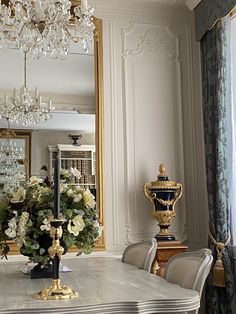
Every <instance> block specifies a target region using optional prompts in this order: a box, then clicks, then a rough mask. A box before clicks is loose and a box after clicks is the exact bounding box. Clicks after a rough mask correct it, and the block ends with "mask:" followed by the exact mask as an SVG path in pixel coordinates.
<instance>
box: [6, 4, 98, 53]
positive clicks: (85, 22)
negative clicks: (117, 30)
mask: <svg viewBox="0 0 236 314" xmlns="http://www.w3.org/2000/svg"><path fill="white" fill-rule="evenodd" d="M3 2H4V0H2V3H3ZM5 2H6V1H5ZM7 2H8V1H7ZM76 2H77V1H76ZM72 9H73V10H72ZM93 13H94V9H93V8H92V7H89V6H88V5H87V0H81V6H73V5H72V4H71V2H70V1H69V0H10V1H9V5H8V6H6V5H5V4H2V5H1V6H0V47H1V46H2V47H6V46H7V45H8V43H11V44H12V43H16V45H17V46H18V48H19V49H20V50H21V51H22V52H28V51H30V52H31V53H33V55H34V56H35V57H37V58H40V57H41V56H44V55H46V54H48V53H49V54H50V55H51V57H52V58H55V59H56V58H59V59H63V58H65V57H66V56H67V54H68V52H69V46H70V41H72V42H75V43H78V42H81V43H82V44H83V47H84V50H85V51H86V52H87V51H88V41H90V40H92V39H93V36H94V30H95V26H94V23H93V18H92V16H93Z"/></svg>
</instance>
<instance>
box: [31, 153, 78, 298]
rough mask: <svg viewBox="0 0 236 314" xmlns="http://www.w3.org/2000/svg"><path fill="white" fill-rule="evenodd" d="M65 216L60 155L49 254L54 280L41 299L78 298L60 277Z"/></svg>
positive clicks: (55, 173)
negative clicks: (61, 200) (61, 199)
mask: <svg viewBox="0 0 236 314" xmlns="http://www.w3.org/2000/svg"><path fill="white" fill-rule="evenodd" d="M63 222H64V219H63V217H62V216H61V215H60V165H59V161H58V157H57V158H56V159H55V165H54V219H53V220H52V221H51V230H50V236H51V237H52V239H53V241H52V245H51V246H50V247H49V249H48V253H49V256H50V257H51V259H52V264H53V280H52V285H51V286H50V287H47V288H44V289H43V290H41V291H40V292H39V293H37V294H34V297H35V298H37V299H40V300H63V299H73V298H78V296H79V294H78V292H75V291H74V290H72V289H71V288H69V287H67V286H65V285H62V284H61V281H60V278H59V266H60V259H61V256H62V254H63V252H64V248H63V247H62V246H61V245H60V238H61V237H62V233H63V231H62V224H63Z"/></svg>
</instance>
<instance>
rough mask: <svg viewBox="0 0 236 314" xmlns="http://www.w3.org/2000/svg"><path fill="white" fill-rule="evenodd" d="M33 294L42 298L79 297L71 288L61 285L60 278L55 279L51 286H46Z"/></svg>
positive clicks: (62, 298)
mask: <svg viewBox="0 0 236 314" xmlns="http://www.w3.org/2000/svg"><path fill="white" fill-rule="evenodd" d="M33 296H34V297H35V298H36V299H40V300H64V299H74V298H78V297H79V294H78V292H75V291H74V290H72V289H71V288H69V287H67V286H65V285H61V280H60V279H53V280H52V285H51V286H50V287H48V288H44V289H43V290H42V291H40V292H39V293H36V294H34V295H33Z"/></svg>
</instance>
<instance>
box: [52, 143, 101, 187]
mask: <svg viewBox="0 0 236 314" xmlns="http://www.w3.org/2000/svg"><path fill="white" fill-rule="evenodd" d="M48 150H49V162H48V164H49V177H50V179H51V180H52V179H53V173H52V169H53V165H54V160H55V157H56V156H57V155H58V158H59V161H60V165H61V168H62V169H70V168H76V169H77V170H79V171H80V173H81V178H80V179H79V180H77V179H76V178H74V181H72V184H79V185H80V186H82V187H85V188H86V187H88V188H89V189H90V190H91V192H94V193H95V189H96V185H95V175H96V160H95V154H96V152H95V145H80V146H73V145H62V144H58V145H57V146H48Z"/></svg>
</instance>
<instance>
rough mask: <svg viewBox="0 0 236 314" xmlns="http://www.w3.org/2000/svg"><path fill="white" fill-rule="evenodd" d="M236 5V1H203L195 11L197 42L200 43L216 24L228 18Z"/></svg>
mask: <svg viewBox="0 0 236 314" xmlns="http://www.w3.org/2000/svg"><path fill="white" fill-rule="evenodd" d="M235 5H236V0H201V2H200V3H199V5H198V6H197V7H196V8H195V9H194V14H195V29H196V40H197V41H200V40H201V38H202V37H203V36H204V34H205V33H206V32H207V31H208V30H210V29H211V28H212V27H213V25H214V24H215V22H216V21H217V20H219V19H220V18H223V17H224V16H226V15H227V14H228V13H229V12H230V11H231V10H232V9H233V8H234V7H235Z"/></svg>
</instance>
